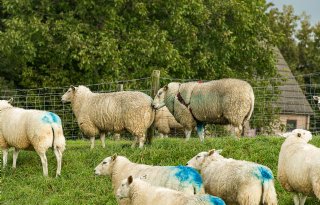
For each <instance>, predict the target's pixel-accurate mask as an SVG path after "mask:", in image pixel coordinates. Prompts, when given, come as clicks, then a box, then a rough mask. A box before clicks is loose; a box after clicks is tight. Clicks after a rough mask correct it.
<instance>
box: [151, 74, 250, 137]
mask: <svg viewBox="0 0 320 205" xmlns="http://www.w3.org/2000/svg"><path fill="white" fill-rule="evenodd" d="M152 105H153V107H154V108H155V109H159V108H161V107H163V106H167V107H168V109H169V111H170V112H171V113H172V115H173V116H174V117H175V118H176V120H177V121H178V122H179V123H180V124H181V125H182V126H183V127H184V128H185V130H186V136H187V137H186V139H187V140H188V139H189V138H190V134H191V130H192V128H193V127H195V126H197V132H198V135H199V137H200V140H201V141H203V140H204V125H205V124H206V123H207V124H210V123H211V124H221V125H227V124H231V125H232V126H233V127H234V128H235V133H236V135H237V136H238V137H240V135H241V134H242V131H243V125H244V124H245V123H246V122H247V121H249V119H250V117H251V115H252V112H253V108H254V93H253V89H252V87H251V86H250V84H249V83H247V82H245V81H243V80H238V79H221V80H214V81H210V82H206V83H200V82H189V83H176V82H172V83H169V84H168V85H166V86H164V87H163V88H161V89H160V90H159V91H158V93H157V95H156V96H155V98H154V100H153V103H152Z"/></svg>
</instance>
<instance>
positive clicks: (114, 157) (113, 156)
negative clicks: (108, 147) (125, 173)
mask: <svg viewBox="0 0 320 205" xmlns="http://www.w3.org/2000/svg"><path fill="white" fill-rule="evenodd" d="M117 156H118V154H117V153H115V154H114V155H112V157H111V160H112V161H114V160H116V159H117Z"/></svg>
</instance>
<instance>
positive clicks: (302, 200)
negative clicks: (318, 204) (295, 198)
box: [300, 194, 307, 205]
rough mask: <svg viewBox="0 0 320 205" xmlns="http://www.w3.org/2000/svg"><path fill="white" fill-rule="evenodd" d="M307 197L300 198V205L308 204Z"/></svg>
mask: <svg viewBox="0 0 320 205" xmlns="http://www.w3.org/2000/svg"><path fill="white" fill-rule="evenodd" d="M306 199H307V196H305V195H302V194H301V196H300V205H304V203H305V202H306Z"/></svg>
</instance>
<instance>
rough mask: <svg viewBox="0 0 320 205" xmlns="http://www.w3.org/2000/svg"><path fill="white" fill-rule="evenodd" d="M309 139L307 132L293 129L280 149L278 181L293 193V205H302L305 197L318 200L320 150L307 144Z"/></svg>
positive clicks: (319, 193)
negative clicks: (312, 197) (313, 197)
mask: <svg viewBox="0 0 320 205" xmlns="http://www.w3.org/2000/svg"><path fill="white" fill-rule="evenodd" d="M311 139H312V134H311V133H310V132H309V131H307V130H303V129H295V130H293V131H292V133H291V135H290V136H288V137H287V139H286V140H285V141H284V143H283V144H282V146H281V149H280V154H279V161H278V180H279V182H280V184H281V186H282V187H283V188H284V189H285V190H287V191H289V192H293V193H294V197H293V200H294V204H295V205H304V203H305V201H306V198H307V196H315V197H317V198H318V199H320V149H319V148H318V147H315V146H314V145H311V144H308V142H309V141H310V140H311Z"/></svg>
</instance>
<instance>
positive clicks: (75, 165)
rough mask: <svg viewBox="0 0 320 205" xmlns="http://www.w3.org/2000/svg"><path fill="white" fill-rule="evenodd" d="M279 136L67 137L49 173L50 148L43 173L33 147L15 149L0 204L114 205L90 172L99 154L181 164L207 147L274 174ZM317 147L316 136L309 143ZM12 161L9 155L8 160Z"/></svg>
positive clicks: (106, 182) (106, 185)
mask: <svg viewBox="0 0 320 205" xmlns="http://www.w3.org/2000/svg"><path fill="white" fill-rule="evenodd" d="M283 141H284V139H282V138H276V137H257V138H243V139H241V140H236V139H234V138H230V137H225V138H212V139H206V140H205V142H204V143H200V142H199V140H198V139H196V138H192V139H191V140H190V141H188V142H186V141H184V140H183V139H177V138H171V139H163V140H161V139H155V140H154V141H153V144H152V145H151V146H146V147H145V148H144V149H143V150H140V149H138V148H136V149H132V148H131V147H130V145H131V141H125V140H122V141H117V142H115V141H111V140H108V141H107V147H106V148H105V149H103V148H102V147H101V145H100V143H99V142H98V141H97V143H96V147H95V149H94V150H90V149H89V142H88V141H83V140H77V141H67V149H66V151H65V153H64V155H63V166H62V175H61V177H59V178H54V175H55V170H56V160H55V157H54V154H53V152H52V151H51V150H50V151H48V152H47V157H48V163H49V175H50V177H48V178H45V177H43V176H42V167H41V163H40V158H39V156H38V155H37V154H36V153H35V152H28V151H21V152H20V154H19V157H18V161H17V169H16V170H13V169H12V168H11V167H10V166H8V167H7V168H5V169H4V170H2V172H1V178H2V182H1V183H2V184H1V203H0V204H5V205H9V204H28V205H29V204H32V205H34V204H52V205H53V204H54V205H56V204H68V205H69V204H107V205H113V204H117V203H116V199H115V197H114V194H113V189H112V185H111V182H110V179H109V178H108V177H105V176H99V177H98V176H94V172H93V169H94V167H95V166H96V165H97V164H98V163H100V162H101V161H102V160H103V159H104V158H105V157H107V156H110V155H112V154H114V153H118V155H124V156H126V157H128V158H129V159H130V160H132V161H134V162H138V163H145V164H151V165H179V164H185V163H186V162H187V161H188V160H189V159H190V158H192V157H193V156H194V155H195V154H197V153H198V152H200V151H204V150H209V149H212V148H216V149H223V152H222V154H223V155H224V156H225V157H232V158H235V159H242V160H249V161H253V162H257V163H260V164H263V165H266V166H268V167H270V168H271V169H272V171H273V173H274V175H275V177H276V174H277V163H278V154H279V150H280V146H281V144H282V143H283ZM311 143H313V144H315V145H316V146H320V139H319V138H316V139H313V140H312V142H311ZM8 163H9V165H11V163H12V154H11V153H10V157H9V159H8ZM276 190H277V194H278V199H279V204H280V205H285V204H293V201H292V196H291V195H290V193H287V192H286V191H284V190H283V188H282V187H281V186H280V185H279V183H278V181H276ZM306 204H308V205H311V204H312V205H316V204H320V201H319V200H317V199H314V198H308V199H307V202H306Z"/></svg>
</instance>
